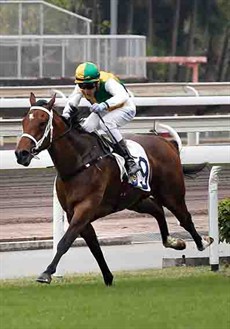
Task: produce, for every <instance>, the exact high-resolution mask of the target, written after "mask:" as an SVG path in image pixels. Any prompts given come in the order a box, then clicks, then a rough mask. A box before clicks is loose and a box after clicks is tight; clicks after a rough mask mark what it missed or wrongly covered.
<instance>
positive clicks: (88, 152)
mask: <svg viewBox="0 0 230 329" xmlns="http://www.w3.org/2000/svg"><path fill="white" fill-rule="evenodd" d="M30 103H31V106H32V107H31V108H30V110H29V112H28V113H27V115H26V116H25V117H24V119H23V121H22V125H23V134H22V136H21V139H20V141H19V143H18V145H17V147H16V150H15V154H16V157H17V162H18V163H19V164H21V165H23V166H28V165H29V164H30V162H31V159H32V158H33V157H34V156H35V155H36V154H38V153H39V152H41V151H42V150H44V149H47V150H48V152H49V154H50V156H51V158H52V160H53V163H54V165H55V167H56V170H57V180H56V189H57V194H58V199H59V201H60V204H61V206H62V208H63V209H64V210H65V212H66V213H67V218H68V222H69V227H68V229H67V231H66V232H65V234H64V236H63V237H62V239H61V240H60V241H59V243H58V247H57V252H56V255H55V257H54V258H53V260H52V262H51V264H50V265H49V266H48V267H47V269H46V270H45V271H44V272H43V273H42V274H41V275H40V276H39V277H38V279H37V281H39V282H42V283H50V282H51V279H52V277H51V275H52V274H53V273H55V271H56V267H57V264H58V262H59V260H60V258H61V257H62V255H63V254H64V253H66V252H67V251H68V249H69V248H70V246H71V245H72V243H73V242H74V240H75V239H76V238H77V237H78V236H79V235H80V236H81V237H82V238H83V239H84V240H85V241H86V244H87V245H88V247H89V248H90V250H91V252H92V254H93V256H94V257H95V259H96V261H97V263H98V265H99V267H100V269H101V272H102V274H103V277H104V282H105V284H106V285H111V284H112V281H113V275H112V273H111V272H110V270H109V268H108V266H107V264H106V261H105V259H104V256H103V254H102V251H101V248H100V246H99V243H98V240H97V237H96V234H95V231H94V228H93V226H92V224H91V222H93V221H95V220H96V219H98V218H100V217H104V216H106V215H108V214H111V213H114V212H117V211H120V210H122V209H130V210H134V211H136V212H138V213H148V214H151V215H152V216H153V217H155V218H156V220H157V222H158V225H159V228H160V232H161V236H162V241H163V245H164V246H165V247H170V248H174V249H178V250H181V249H184V248H185V242H184V241H183V240H180V239H175V238H172V237H170V235H169V232H168V227H167V223H166V219H165V215H164V210H163V206H164V207H167V208H168V209H169V210H170V211H171V212H172V213H173V214H174V215H175V216H176V218H177V219H178V221H179V222H180V225H181V226H183V227H184V228H185V230H187V231H188V232H189V233H190V234H191V236H192V238H193V239H194V241H195V243H196V246H197V248H198V249H199V250H204V249H205V248H206V247H207V246H208V245H210V243H212V241H213V240H212V238H210V237H206V238H202V237H201V236H200V235H199V234H198V233H197V231H196V229H195V227H194V224H193V222H192V219H191V215H190V213H189V212H188V210H187V207H186V204H185V186H184V175H183V167H182V165H181V162H180V157H179V152H178V149H177V147H176V146H175V143H172V142H169V141H167V140H165V139H164V138H162V137H159V136H156V135H154V134H150V135H141V134H140V135H131V136H129V139H132V140H134V141H136V142H138V143H139V144H141V145H142V146H143V148H144V149H145V151H146V154H147V157H148V160H149V163H150V187H151V191H150V192H145V191H143V190H141V189H137V188H134V187H133V186H131V185H130V184H128V182H127V181H126V182H125V181H124V182H121V179H120V170H119V167H118V165H117V163H116V160H115V159H114V157H113V156H112V154H111V153H110V152H107V151H105V150H103V148H102V147H101V144H100V139H99V138H98V136H97V135H95V134H90V133H88V132H86V131H84V129H83V128H82V127H81V125H80V121H77V125H76V126H75V127H74V128H72V127H71V126H69V124H68V123H67V122H66V121H65V120H64V119H63V118H62V116H60V115H59V114H58V113H57V112H56V111H55V110H53V106H54V103H55V95H54V96H53V97H52V99H51V100H50V101H49V102H46V101H44V100H39V101H37V102H36V98H35V95H34V94H33V93H31V95H30Z"/></svg>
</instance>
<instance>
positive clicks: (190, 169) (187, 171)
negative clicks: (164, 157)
mask: <svg viewBox="0 0 230 329" xmlns="http://www.w3.org/2000/svg"><path fill="white" fill-rule="evenodd" d="M207 165H208V162H204V163H198V164H192V165H182V168H183V173H184V175H195V174H197V173H199V172H200V171H202V170H203V169H204V168H206V167H207Z"/></svg>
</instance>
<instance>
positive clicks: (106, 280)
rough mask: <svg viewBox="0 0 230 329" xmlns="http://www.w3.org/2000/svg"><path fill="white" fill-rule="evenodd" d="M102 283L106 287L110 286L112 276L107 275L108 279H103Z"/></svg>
mask: <svg viewBox="0 0 230 329" xmlns="http://www.w3.org/2000/svg"><path fill="white" fill-rule="evenodd" d="M104 282H105V285H106V286H107V287H110V286H112V284H113V275H112V274H110V275H108V277H104Z"/></svg>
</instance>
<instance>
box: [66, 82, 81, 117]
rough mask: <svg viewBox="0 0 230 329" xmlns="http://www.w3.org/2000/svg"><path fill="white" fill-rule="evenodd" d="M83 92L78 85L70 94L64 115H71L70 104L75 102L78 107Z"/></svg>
mask: <svg viewBox="0 0 230 329" xmlns="http://www.w3.org/2000/svg"><path fill="white" fill-rule="evenodd" d="M82 96H83V94H82V92H81V90H80V88H79V87H78V85H76V86H75V88H74V91H73V92H72V93H71V94H70V95H69V97H68V100H67V103H66V105H65V107H64V110H63V113H62V115H63V116H65V117H67V118H68V117H69V114H70V112H71V108H70V104H73V105H74V106H75V107H77V106H78V105H79V103H80V100H81V98H82Z"/></svg>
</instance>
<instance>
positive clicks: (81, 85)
mask: <svg viewBox="0 0 230 329" xmlns="http://www.w3.org/2000/svg"><path fill="white" fill-rule="evenodd" d="M78 86H79V88H81V89H93V88H94V87H96V84H95V82H91V83H90V82H89V83H78Z"/></svg>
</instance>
